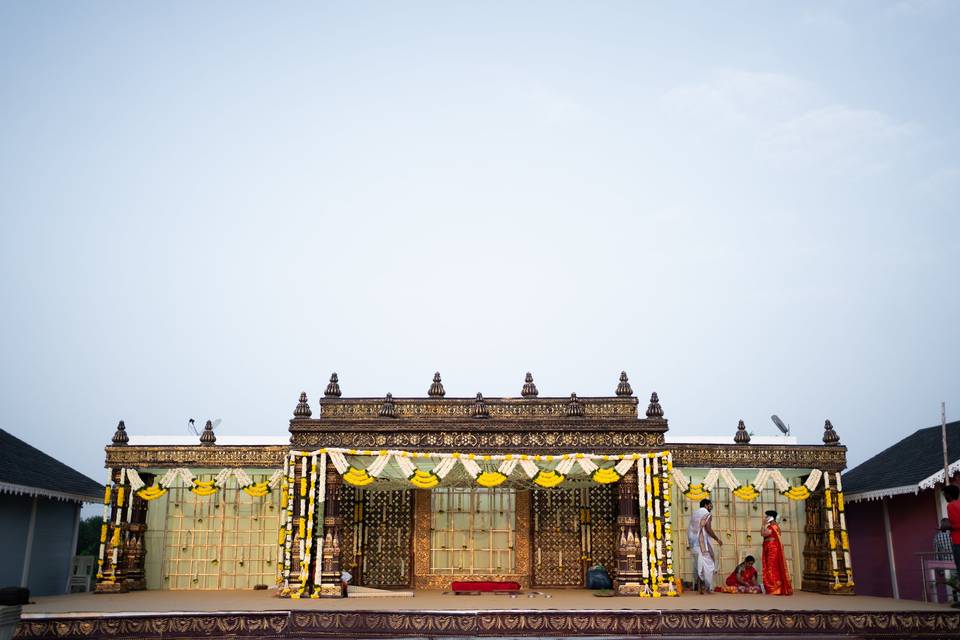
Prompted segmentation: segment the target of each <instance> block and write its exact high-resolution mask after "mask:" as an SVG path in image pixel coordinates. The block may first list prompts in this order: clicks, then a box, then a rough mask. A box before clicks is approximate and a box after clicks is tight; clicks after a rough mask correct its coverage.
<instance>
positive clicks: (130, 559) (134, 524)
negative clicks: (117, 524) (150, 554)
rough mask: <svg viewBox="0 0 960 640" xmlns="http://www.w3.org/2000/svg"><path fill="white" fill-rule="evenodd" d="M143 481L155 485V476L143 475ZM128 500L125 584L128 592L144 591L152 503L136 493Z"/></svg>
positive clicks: (124, 567)
mask: <svg viewBox="0 0 960 640" xmlns="http://www.w3.org/2000/svg"><path fill="white" fill-rule="evenodd" d="M141 479H143V481H144V482H146V483H147V484H148V485H150V484H153V476H152V475H150V474H143V475H141ZM128 490H129V487H128ZM128 499H129V500H130V504H129V509H130V522H129V523H127V524H125V525H124V527H125V529H126V531H125V532H124V533H123V535H122V537H123V540H124V544H123V549H124V556H125V558H124V564H123V574H124V576H123V584H124V586H125V587H126V589H127V590H128V591H142V590H143V589H146V588H147V579H146V572H145V570H144V564H145V562H146V556H147V549H146V546H145V541H146V533H147V509H148V508H149V505H150V503H149V502H147V501H146V500H144V499H143V498H141V497H140V496H138V495H137V494H136V493H132V494H131V495H130V497H129V498H128Z"/></svg>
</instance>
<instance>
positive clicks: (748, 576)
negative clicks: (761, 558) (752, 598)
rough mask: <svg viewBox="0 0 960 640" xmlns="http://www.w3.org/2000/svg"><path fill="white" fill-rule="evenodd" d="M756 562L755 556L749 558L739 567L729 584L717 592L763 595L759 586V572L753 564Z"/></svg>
mask: <svg viewBox="0 0 960 640" xmlns="http://www.w3.org/2000/svg"><path fill="white" fill-rule="evenodd" d="M754 562H756V560H755V559H754V557H753V556H747V557H746V558H744V559H743V562H741V563H740V564H738V565H737V568H736V569H734V570H733V573H731V574H730V575H729V576H727V582H726V584H724V585H723V586H721V587H717V589H716V590H717V591H721V592H723V593H763V591H762V590H761V588H760V585H758V584H757V570H756V569H755V568H754V566H753V564H754Z"/></svg>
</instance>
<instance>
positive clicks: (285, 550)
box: [277, 453, 297, 595]
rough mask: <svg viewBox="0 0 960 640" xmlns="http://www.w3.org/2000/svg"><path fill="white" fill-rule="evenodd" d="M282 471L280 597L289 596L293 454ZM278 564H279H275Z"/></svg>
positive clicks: (294, 468) (293, 475)
mask: <svg viewBox="0 0 960 640" xmlns="http://www.w3.org/2000/svg"><path fill="white" fill-rule="evenodd" d="M283 466H284V471H285V472H286V488H285V498H286V500H285V503H286V506H285V507H284V514H283V515H284V518H283V526H282V528H281V529H280V531H281V540H282V542H281V545H282V548H281V551H282V557H283V587H282V588H281V590H280V595H289V594H290V565H291V559H292V557H293V498H294V495H293V494H294V490H295V489H296V485H294V481H295V475H296V467H297V457H296V455H295V454H292V453H291V454H290V456H288V457H287V459H286V460H284V463H283ZM277 564H278V565H279V564H280V563H279V562H278V563H277Z"/></svg>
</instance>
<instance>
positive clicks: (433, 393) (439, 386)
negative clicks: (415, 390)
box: [427, 371, 447, 398]
mask: <svg viewBox="0 0 960 640" xmlns="http://www.w3.org/2000/svg"><path fill="white" fill-rule="evenodd" d="M427 395H428V396H430V397H431V398H442V397H443V396H445V395H447V392H446V391H444V390H443V383H442V382H440V372H439V371H437V372H436V373H435V374H433V384H431V385H430V390H429V391H427Z"/></svg>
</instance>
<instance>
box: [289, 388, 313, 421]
mask: <svg viewBox="0 0 960 640" xmlns="http://www.w3.org/2000/svg"><path fill="white" fill-rule="evenodd" d="M312 415H313V412H312V411H310V405H309V403H307V392H306V391H303V392H302V393H301V394H300V402H298V403H297V408H296V409H294V410H293V417H294V418H309V417H310V416H312Z"/></svg>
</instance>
